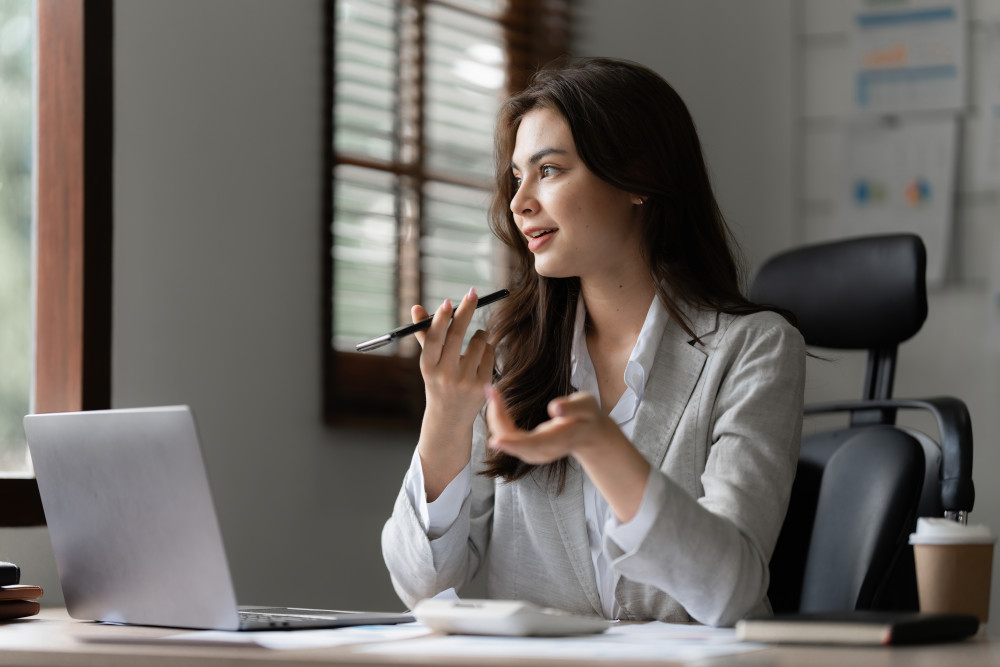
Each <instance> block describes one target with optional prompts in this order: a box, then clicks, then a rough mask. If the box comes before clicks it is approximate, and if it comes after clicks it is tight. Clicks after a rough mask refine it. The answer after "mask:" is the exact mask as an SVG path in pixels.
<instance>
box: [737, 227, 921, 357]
mask: <svg viewBox="0 0 1000 667" xmlns="http://www.w3.org/2000/svg"><path fill="white" fill-rule="evenodd" d="M926 267H927V253H926V250H925V249H924V243H923V241H921V240H920V237H919V236H916V235H915V234H892V235H885V236H866V237H860V238H852V239H847V240H843V241H835V242H831V243H822V244H818V245H812V246H806V247H803V248H799V249H795V250H790V251H788V252H785V253H782V254H780V255H778V256H776V257H774V258H772V259H770V260H769V261H768V262H767V263H765V264H764V266H763V267H761V269H760V271H759V272H758V273H757V276H756V277H755V278H754V282H753V286H752V287H751V289H750V298H751V299H752V300H754V301H756V302H758V303H764V304H769V305H774V306H780V307H782V308H786V309H787V310H790V311H791V312H792V313H794V314H795V316H796V317H797V318H798V324H799V330H800V331H801V332H802V336H803V337H804V338H805V341H806V343H807V344H809V345H817V346H819V347H828V348H836V349H872V348H875V347H881V346H886V345H898V344H899V343H901V342H903V341H904V340H906V339H908V338H910V337H911V336H913V335H914V334H915V333H917V331H919V330H920V327H921V326H922V325H923V323H924V320H925V319H927V285H926V281H925V271H926Z"/></svg>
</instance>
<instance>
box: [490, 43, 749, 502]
mask: <svg viewBox="0 0 1000 667" xmlns="http://www.w3.org/2000/svg"><path fill="white" fill-rule="evenodd" d="M537 108H547V109H551V110H554V111H556V112H558V113H559V114H561V115H562V117H563V118H564V119H565V120H566V122H567V123H568V125H569V128H570V131H571V133H572V135H573V140H574V142H575V144H576V150H577V153H578V154H579V156H580V158H581V159H582V160H583V163H584V164H585V165H586V166H587V168H588V169H590V171H591V172H593V173H594V174H595V175H596V176H598V177H599V178H601V179H602V180H604V181H606V182H607V183H609V184H611V185H613V186H615V187H616V188H619V189H620V190H624V191H626V192H629V193H632V194H635V195H638V196H640V197H643V198H645V200H646V201H645V204H643V206H642V212H643V216H644V217H643V219H642V233H643V237H644V242H643V246H642V254H643V259H644V260H645V262H646V264H647V265H648V266H649V270H650V273H651V277H652V279H653V283H654V285H656V289H657V294H658V296H659V298H660V300H661V302H662V303H663V306H664V308H665V309H666V310H667V312H668V313H669V315H670V317H671V318H672V319H674V320H675V321H677V323H678V324H679V325H680V326H681V327H683V328H684V330H685V331H686V332H687V333H688V334H689V335H690V336H691V337H692V338H696V335H695V333H694V332H693V331H692V329H691V325H690V322H688V320H687V318H686V316H685V314H684V310H683V309H682V308H681V305H682V304H680V303H678V301H683V302H684V304H685V305H687V306H689V307H694V308H696V309H708V310H717V311H722V312H726V313H736V314H741V313H750V312H756V311H759V310H764V309H765V307H763V306H758V305H756V304H754V303H752V302H750V301H749V300H748V299H747V298H746V297H745V296H744V295H743V293H742V291H741V278H742V260H741V258H740V256H739V254H738V251H737V250H736V244H735V241H734V239H733V238H732V234H731V232H730V230H729V228H728V226H727V225H726V222H725V220H724V218H723V216H722V212H721V211H720V210H719V206H718V204H717V203H716V200H715V195H714V194H713V192H712V187H711V184H710V182H709V177H708V169H707V167H706V165H705V160H704V157H703V156H702V152H701V144H700V142H699V140H698V134H697V132H696V131H695V126H694V122H693V121H692V119H691V115H690V113H689V112H688V110H687V107H686V106H685V105H684V102H683V101H682V100H681V98H680V96H679V95H678V94H677V93H676V91H674V89H673V88H672V87H671V86H670V85H669V84H668V83H667V82H666V81H664V80H663V78H662V77H660V76H659V75H658V74H656V73H655V72H653V71H652V70H649V69H647V68H646V67H643V66H642V65H638V64H636V63H632V62H628V61H622V60H612V59H606V58H587V59H577V60H569V61H560V62H557V63H556V64H555V65H553V66H550V67H547V68H545V69H543V70H541V71H539V72H538V73H536V74H535V76H534V77H533V78H532V81H531V82H530V84H529V85H528V87H527V88H526V89H525V90H524V91H522V92H520V93H518V94H516V95H514V96H513V97H511V98H509V99H508V100H507V101H506V102H505V103H504V104H503V106H502V107H501V109H500V111H499V114H498V117H497V127H496V135H495V159H496V188H495V190H494V194H493V200H492V203H491V206H490V226H491V228H492V230H493V233H494V234H495V235H496V236H497V237H498V238H499V239H500V240H501V241H502V242H503V243H504V244H505V245H506V246H507V247H508V248H509V249H510V255H511V270H510V284H509V287H510V291H511V297H510V298H509V299H506V300H504V301H502V302H500V304H498V308H497V309H496V310H495V311H494V314H493V317H492V319H491V321H490V331H491V335H492V338H493V340H494V342H495V344H496V349H497V358H498V359H499V360H500V361H499V364H500V365H499V369H498V379H497V388H498V389H499V391H500V392H501V393H502V395H503V396H504V398H505V399H506V402H507V408H508V409H509V411H510V413H511V416H512V417H513V419H514V421H515V423H516V424H517V425H518V426H519V427H520V428H524V429H531V428H534V427H535V426H537V425H538V424H540V423H541V422H543V421H545V420H547V419H548V414H547V411H546V410H547V405H548V403H549V401H551V400H552V399H553V398H557V397H559V396H564V395H566V394H568V393H570V392H572V391H573V388H572V387H571V385H570V348H571V346H572V341H573V326H574V316H575V312H576V303H577V300H578V299H579V295H580V282H579V280H578V279H577V278H547V277H543V276H540V275H538V273H536V272H535V269H534V256H533V255H532V254H531V252H530V251H529V250H528V248H527V245H526V243H525V240H524V237H523V235H522V234H521V232H520V231H519V229H518V227H517V224H516V223H515V222H514V216H513V214H512V213H511V210H510V202H511V200H512V199H513V197H514V193H515V188H516V186H515V183H514V179H513V176H512V173H511V167H510V161H511V156H512V155H513V152H514V144H515V139H516V135H517V130H518V127H519V126H520V123H521V119H522V118H523V117H524V116H525V114H527V113H528V112H529V111H531V110H533V109H537ZM535 467H536V466H531V465H528V464H525V463H523V462H521V461H520V460H518V459H517V458H515V457H512V456H510V455H507V454H503V453H491V454H490V455H489V457H488V459H487V468H486V470H485V471H484V473H483V474H486V475H488V476H491V477H501V478H503V479H504V480H507V481H511V480H515V479H519V478H521V477H523V476H525V475H527V474H529V473H530V472H531V471H532V470H533V469H534V468H535ZM546 467H548V468H549V473H550V475H552V474H554V475H555V476H556V477H557V478H558V480H559V485H560V488H561V487H562V481H563V480H564V478H565V470H566V460H565V459H563V460H561V461H557V462H556V463H554V464H550V465H549V466H546Z"/></svg>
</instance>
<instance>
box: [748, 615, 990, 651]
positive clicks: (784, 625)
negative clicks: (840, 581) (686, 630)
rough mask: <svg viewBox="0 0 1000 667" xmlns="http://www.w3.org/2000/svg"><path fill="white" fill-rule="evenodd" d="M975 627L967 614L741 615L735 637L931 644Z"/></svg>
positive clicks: (970, 632)
mask: <svg viewBox="0 0 1000 667" xmlns="http://www.w3.org/2000/svg"><path fill="white" fill-rule="evenodd" d="M978 630H979V619H977V618H976V617H975V616H971V615H969V614H921V613H919V612H892V611H852V612H826V613H815V614H790V615H787V616H775V617H774V618H762V619H747V620H742V621H739V622H738V623H737V624H736V637H737V638H738V639H739V640H740V641H752V642H768V643H776V644H874V645H887V644H933V643H937V642H950V641H957V640H959V639H965V638H966V637H970V636H972V635H974V634H976V632H977V631H978Z"/></svg>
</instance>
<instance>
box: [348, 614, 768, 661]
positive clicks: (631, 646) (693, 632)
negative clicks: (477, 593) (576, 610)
mask: <svg viewBox="0 0 1000 667" xmlns="http://www.w3.org/2000/svg"><path fill="white" fill-rule="evenodd" d="M762 648H766V646H765V645H763V644H752V643H746V642H739V641H738V640H737V639H736V633H735V631H734V630H732V629H730V628H709V627H705V626H700V625H687V624H671V623H659V622H653V623H640V624H622V625H616V626H613V627H612V628H610V629H609V630H608V631H607V632H605V633H604V634H600V635H589V636H586V637H554V638H550V637H545V638H541V637H473V636H464V635H451V636H447V637H428V638H424V639H419V640H416V641H406V642H393V643H389V644H370V645H366V646H361V647H358V648H357V651H358V652H361V653H377V654H380V655H414V656H425V657H431V658H442V657H452V656H471V657H477V656H489V657H491V658H505V659H517V658H537V659H545V658H559V659H562V660H580V661H586V660H616V661H617V660H621V661H626V660H660V661H662V660H683V661H687V660H702V659H706V658H714V657H719V656H724V655H733V654H737V653H745V652H748V651H756V650H760V649H762Z"/></svg>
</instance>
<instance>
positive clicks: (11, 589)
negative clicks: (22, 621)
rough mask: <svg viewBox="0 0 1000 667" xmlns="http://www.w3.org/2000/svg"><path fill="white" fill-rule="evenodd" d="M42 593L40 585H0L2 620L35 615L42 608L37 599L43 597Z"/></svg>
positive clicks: (0, 612) (0, 616)
mask: <svg viewBox="0 0 1000 667" xmlns="http://www.w3.org/2000/svg"><path fill="white" fill-rule="evenodd" d="M42 593H43V591H42V589H41V588H40V587H39V586H29V585H27V584H11V585H9V586H0V620H2V621H9V620H11V619H15V618H24V617H25V616H34V615H35V614H37V613H38V611H39V609H40V608H41V605H40V604H39V603H38V602H37V600H38V599H39V598H40V597H42Z"/></svg>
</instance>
